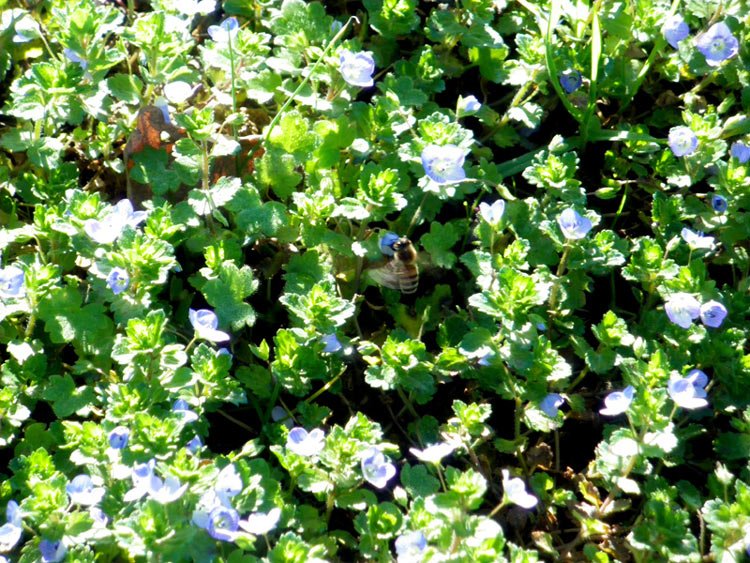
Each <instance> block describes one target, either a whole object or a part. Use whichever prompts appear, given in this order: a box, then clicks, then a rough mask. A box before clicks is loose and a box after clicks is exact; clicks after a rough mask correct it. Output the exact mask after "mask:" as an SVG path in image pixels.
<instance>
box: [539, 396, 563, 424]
mask: <svg viewBox="0 0 750 563" xmlns="http://www.w3.org/2000/svg"><path fill="white" fill-rule="evenodd" d="M564 402H565V399H563V398H562V395H560V394H559V393H549V394H548V395H547V396H546V397H545V398H544V399H542V402H541V403H540V404H539V408H540V409H542V412H544V414H546V415H547V416H548V417H550V418H557V413H558V412H559V411H558V408H559V407H560V405H562V404H563V403H564Z"/></svg>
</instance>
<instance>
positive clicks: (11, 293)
mask: <svg viewBox="0 0 750 563" xmlns="http://www.w3.org/2000/svg"><path fill="white" fill-rule="evenodd" d="M24 280H25V275H24V272H23V270H22V269H21V268H17V267H16V266H7V267H6V268H2V269H0V297H2V298H3V299H17V298H19V297H23V296H24V295H25V294H26V287H25V285H24Z"/></svg>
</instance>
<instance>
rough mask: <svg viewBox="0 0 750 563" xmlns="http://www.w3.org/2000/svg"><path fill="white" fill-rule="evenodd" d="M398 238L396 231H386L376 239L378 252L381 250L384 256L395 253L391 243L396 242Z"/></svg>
mask: <svg viewBox="0 0 750 563" xmlns="http://www.w3.org/2000/svg"><path fill="white" fill-rule="evenodd" d="M400 239H401V237H400V236H398V235H397V234H396V233H391V232H390V231H388V232H386V233H385V234H383V236H381V237H380V239H379V240H378V247H379V248H380V252H382V253H383V254H385V255H386V256H393V255H394V254H395V253H396V251H395V250H393V245H394V244H396V243H397V242H398V241H399V240H400Z"/></svg>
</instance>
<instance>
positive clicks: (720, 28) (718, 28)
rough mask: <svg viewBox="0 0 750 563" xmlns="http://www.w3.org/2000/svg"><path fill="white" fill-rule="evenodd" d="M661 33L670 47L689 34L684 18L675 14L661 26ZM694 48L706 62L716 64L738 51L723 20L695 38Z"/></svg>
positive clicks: (737, 44) (734, 38)
mask: <svg viewBox="0 0 750 563" xmlns="http://www.w3.org/2000/svg"><path fill="white" fill-rule="evenodd" d="M662 33H663V34H664V37H665V38H666V40H667V43H669V44H670V45H671V46H672V47H674V48H675V49H677V48H679V46H680V43H681V42H682V41H684V40H685V39H687V38H688V37H689V36H690V27H689V26H688V24H687V22H685V19H684V18H683V17H682V16H681V15H679V14H675V15H673V16H671V17H670V18H669V19H667V21H666V22H665V23H664V25H663V26H662ZM695 48H696V49H698V51H700V53H701V54H702V55H703V56H704V57H705V58H706V64H708V65H710V66H718V65H720V64H721V63H723V62H724V61H726V60H728V59H731V58H732V57H734V56H735V55H737V53H738V52H739V41H738V40H737V38H736V37H735V36H734V34H733V33H732V30H731V29H729V26H727V24H725V23H724V22H717V23H715V24H713V25H712V26H711V27H709V28H708V30H706V31H705V32H703V33H701V34H700V35H698V36H697V37H696V38H695Z"/></svg>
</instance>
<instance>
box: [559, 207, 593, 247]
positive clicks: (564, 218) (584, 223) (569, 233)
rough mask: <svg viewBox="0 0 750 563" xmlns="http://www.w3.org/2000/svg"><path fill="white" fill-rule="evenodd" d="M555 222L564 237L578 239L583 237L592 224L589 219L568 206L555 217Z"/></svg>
mask: <svg viewBox="0 0 750 563" xmlns="http://www.w3.org/2000/svg"><path fill="white" fill-rule="evenodd" d="M557 224H558V225H560V230H561V231H562V233H563V236H564V237H565V238H566V239H572V240H578V239H582V238H583V237H585V236H586V235H587V234H588V232H589V231H590V230H591V227H592V226H593V225H592V223H591V220H590V219H588V218H587V217H584V216H583V215H579V214H578V212H576V210H575V209H573V208H572V207H568V208H567V209H565V210H564V211H563V212H562V213H560V215H559V216H558V218H557Z"/></svg>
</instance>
